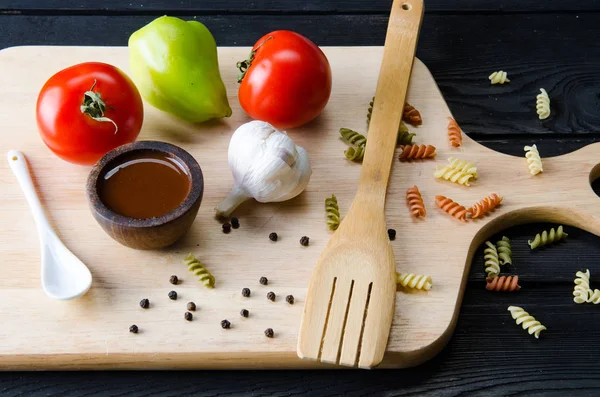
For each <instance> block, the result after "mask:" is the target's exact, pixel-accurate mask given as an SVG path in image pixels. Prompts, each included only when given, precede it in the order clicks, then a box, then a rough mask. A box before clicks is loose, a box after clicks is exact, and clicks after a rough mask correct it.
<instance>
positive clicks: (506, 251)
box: [496, 236, 512, 265]
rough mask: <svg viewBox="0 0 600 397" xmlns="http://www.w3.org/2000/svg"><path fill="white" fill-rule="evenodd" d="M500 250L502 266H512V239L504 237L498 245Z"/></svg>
mask: <svg viewBox="0 0 600 397" xmlns="http://www.w3.org/2000/svg"><path fill="white" fill-rule="evenodd" d="M496 248H497V250H498V258H499V259H500V264H501V265H506V264H509V265H512V248H511V246H510V239H509V238H508V237H506V236H503V237H502V240H500V241H498V242H497V243H496Z"/></svg>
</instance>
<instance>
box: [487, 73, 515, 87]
mask: <svg viewBox="0 0 600 397" xmlns="http://www.w3.org/2000/svg"><path fill="white" fill-rule="evenodd" d="M506 74H507V73H506V72H504V71H502V70H499V71H497V72H494V73H492V74H490V76H489V77H488V79H490V82H491V83H492V84H504V83H510V80H509V79H508V77H506Z"/></svg>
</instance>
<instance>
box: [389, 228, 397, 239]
mask: <svg viewBox="0 0 600 397" xmlns="http://www.w3.org/2000/svg"><path fill="white" fill-rule="evenodd" d="M388 237H389V238H390V240H395V239H396V231H395V230H394V229H388Z"/></svg>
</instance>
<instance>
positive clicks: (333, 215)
mask: <svg viewBox="0 0 600 397" xmlns="http://www.w3.org/2000/svg"><path fill="white" fill-rule="evenodd" d="M325 215H326V217H327V227H329V230H331V231H333V230H337V228H338V227H339V226H340V222H341V218H340V208H339V207H338V201H337V197H335V194H332V195H331V197H327V198H326V199H325Z"/></svg>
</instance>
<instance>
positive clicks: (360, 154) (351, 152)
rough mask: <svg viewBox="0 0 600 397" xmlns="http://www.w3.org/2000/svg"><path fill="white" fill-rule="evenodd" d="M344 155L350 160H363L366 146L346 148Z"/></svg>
mask: <svg viewBox="0 0 600 397" xmlns="http://www.w3.org/2000/svg"><path fill="white" fill-rule="evenodd" d="M344 156H346V158H347V159H348V160H350V161H362V159H363V158H364V157H365V147H364V146H350V147H349V148H348V149H346V150H344Z"/></svg>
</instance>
